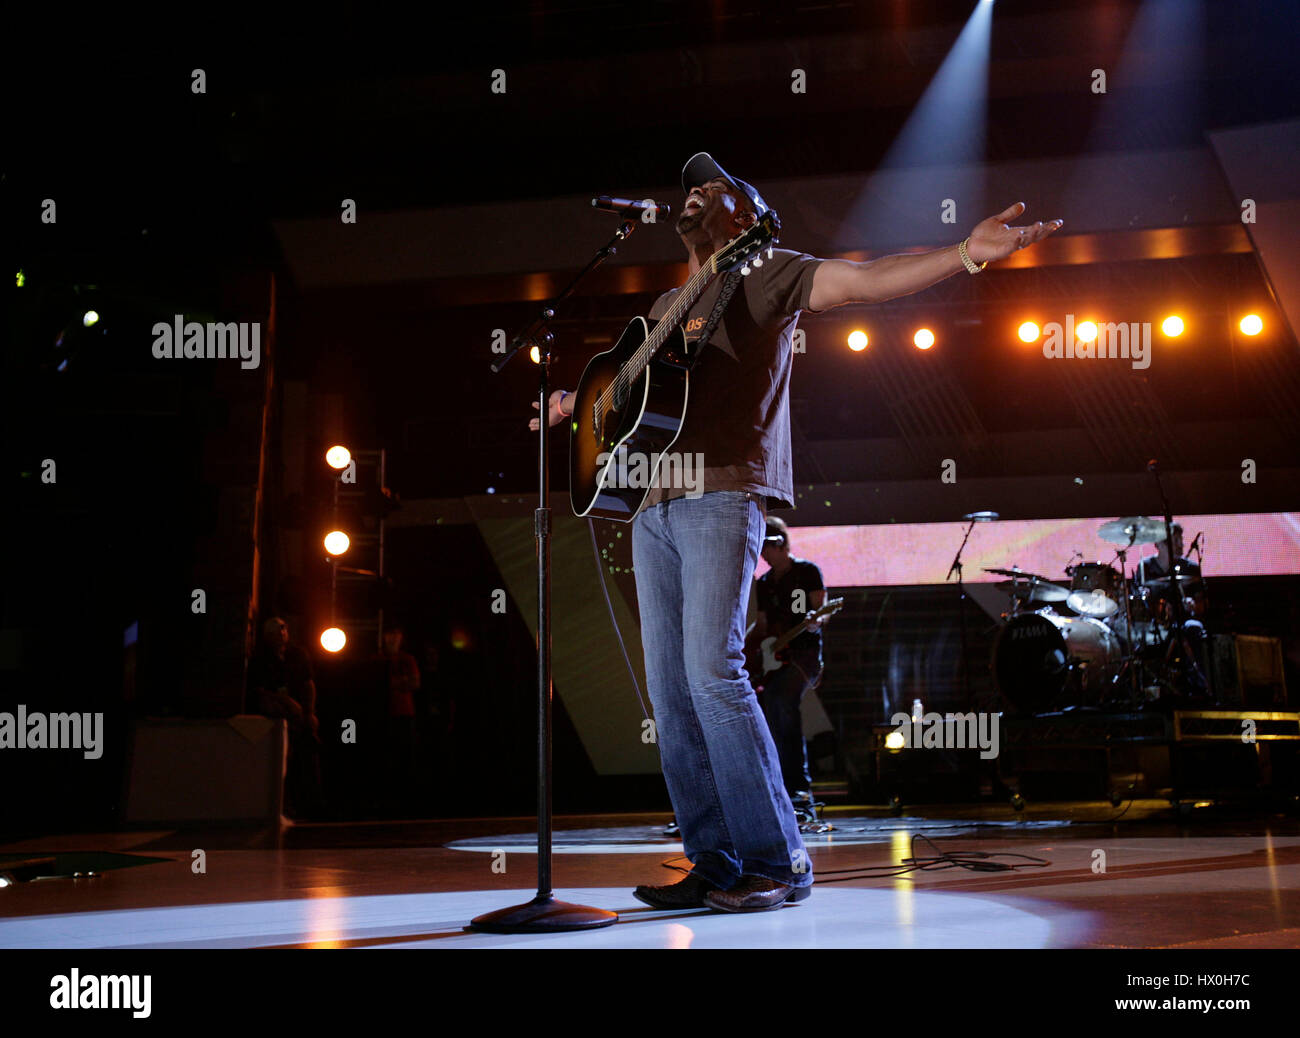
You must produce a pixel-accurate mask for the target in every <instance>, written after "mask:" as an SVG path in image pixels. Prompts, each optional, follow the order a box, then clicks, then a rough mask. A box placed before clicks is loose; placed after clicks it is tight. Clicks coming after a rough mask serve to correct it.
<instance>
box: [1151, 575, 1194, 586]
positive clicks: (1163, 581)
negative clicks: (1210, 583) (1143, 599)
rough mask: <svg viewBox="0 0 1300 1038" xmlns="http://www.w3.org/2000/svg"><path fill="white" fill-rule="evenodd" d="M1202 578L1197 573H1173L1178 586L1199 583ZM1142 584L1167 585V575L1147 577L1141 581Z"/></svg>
mask: <svg viewBox="0 0 1300 1038" xmlns="http://www.w3.org/2000/svg"><path fill="white" fill-rule="evenodd" d="M1203 579H1204V578H1203V577H1202V576H1201V575H1200V574H1199V573H1175V574H1174V580H1176V581H1177V582H1178V586H1179V587H1187V586H1188V585H1190V584H1199V583H1201V581H1202V580H1203ZM1142 586H1143V587H1154V588H1161V587H1168V586H1169V576H1168V574H1166V575H1165V576H1163V577H1150V578H1149V579H1147V580H1144V581H1142Z"/></svg>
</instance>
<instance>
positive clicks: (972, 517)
mask: <svg viewBox="0 0 1300 1038" xmlns="http://www.w3.org/2000/svg"><path fill="white" fill-rule="evenodd" d="M962 518H964V519H967V520H969V521H970V525H969V526H967V527H966V536H965V537H963V538H962V539H961V546H960V547H959V548H958V549H957V554H956V556H954V557H953V560H952V565H951V566H949V567H948V575H947V576H946V577H944V579H945V580H947V579H948V577H951V576H952V575H953V573H954V572H955V573H956V574H957V626H958V627H959V628H960V630H961V687H962V692H963V693H964V695H965V699H966V708H967V709H968V710H969V709H970V708H971V707H972V706H973V705H974V700H973V699H972V698H971V690H970V673H969V670H968V668H967V666H966V585H965V584H964V583H963V582H962V566H961V553H962V552H964V551H965V550H966V542H967V541H969V540H970V533H971V531H972V530H973V529H975V524H976V523H987V522H991V521H992V520H994V519H996V518H998V515H997V513H996V512H971V513H970V514H969V515H966V516H963V517H962Z"/></svg>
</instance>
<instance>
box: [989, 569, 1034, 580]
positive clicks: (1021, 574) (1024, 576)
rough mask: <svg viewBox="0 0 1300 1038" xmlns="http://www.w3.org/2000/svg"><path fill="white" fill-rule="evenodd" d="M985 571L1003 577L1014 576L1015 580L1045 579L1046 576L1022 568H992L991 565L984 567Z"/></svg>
mask: <svg viewBox="0 0 1300 1038" xmlns="http://www.w3.org/2000/svg"><path fill="white" fill-rule="evenodd" d="M984 572H985V573H997V574H998V575H999V576H1003V577H1014V578H1015V579H1016V580H1046V579H1047V578H1046V577H1040V576H1039V575H1038V574H1037V573H1026V572H1025V571H1024V570H1022V569H994V568H993V567H991V566H985V567H984Z"/></svg>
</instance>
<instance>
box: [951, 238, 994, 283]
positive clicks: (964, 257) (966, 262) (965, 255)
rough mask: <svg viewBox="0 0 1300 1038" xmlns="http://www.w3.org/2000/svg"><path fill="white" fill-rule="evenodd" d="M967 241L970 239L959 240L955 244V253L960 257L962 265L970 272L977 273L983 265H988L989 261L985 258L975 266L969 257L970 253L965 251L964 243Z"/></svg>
mask: <svg viewBox="0 0 1300 1038" xmlns="http://www.w3.org/2000/svg"><path fill="white" fill-rule="evenodd" d="M969 242H970V239H969V238H967V239H966V241H964V242H961V243H960V244H959V245H958V246H957V255H958V256H960V257H961V262H962V266H964V267H965V268H966V269H967V270H969V271H970V272H971V273H972V274H978V273H979V272H980V271H981V270H983V269H984V268H985V267H987V266H988V265H989V261H988V260H985V261H984V262H983V263H981V264H979V265H978V266H976V264H975V261H974V260H973V259H971V258H970V253H969V252H967V251H966V245H967V243H969Z"/></svg>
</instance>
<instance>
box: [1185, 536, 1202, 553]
mask: <svg viewBox="0 0 1300 1038" xmlns="http://www.w3.org/2000/svg"><path fill="white" fill-rule="evenodd" d="M1204 536H1205V531H1204V530H1202V531H1201V532H1200V533H1198V534H1197V535H1196V536H1195V537H1193V538H1192V543H1191V544H1189V545H1188V546H1187V554H1188V555H1190V554H1191V553H1192V552H1194V551H1195V550H1196V546H1197V545H1198V544H1200V543H1201V538H1202V537H1204Z"/></svg>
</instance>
